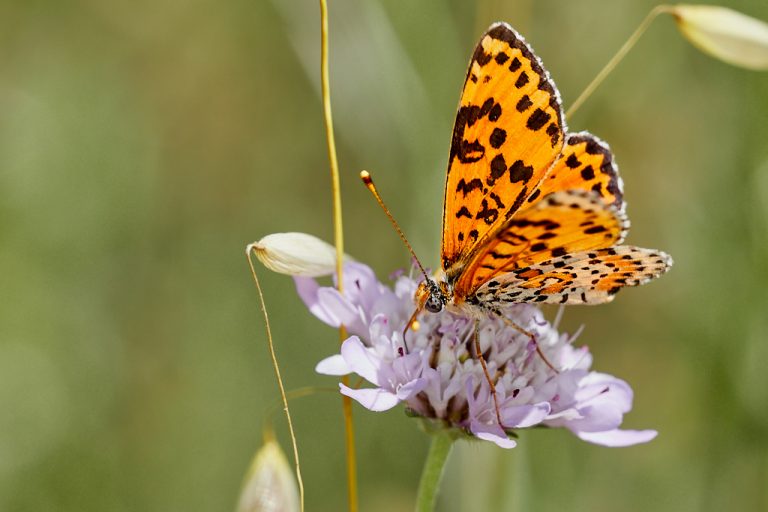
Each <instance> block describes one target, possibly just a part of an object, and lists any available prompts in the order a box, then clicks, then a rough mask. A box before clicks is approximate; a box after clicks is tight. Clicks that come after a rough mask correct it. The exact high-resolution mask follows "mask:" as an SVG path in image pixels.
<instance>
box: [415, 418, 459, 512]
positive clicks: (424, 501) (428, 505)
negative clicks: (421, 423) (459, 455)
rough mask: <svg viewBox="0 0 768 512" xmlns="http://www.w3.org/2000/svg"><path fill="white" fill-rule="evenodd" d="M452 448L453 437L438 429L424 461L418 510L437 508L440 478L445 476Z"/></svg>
mask: <svg viewBox="0 0 768 512" xmlns="http://www.w3.org/2000/svg"><path fill="white" fill-rule="evenodd" d="M451 448H453V438H452V437H451V436H450V434H448V433H447V432H445V431H438V432H435V433H434V434H433V435H432V445H431V446H430V447H429V453H428V454H427V460H426V461H425V462H424V469H423V470H422V472H421V480H420V481H419V492H418V495H417V496H416V511H417V512H430V511H432V510H434V509H435V501H436V499H437V491H438V489H439V488H440V480H441V479H442V478H443V472H444V470H445V462H446V461H447V460H448V455H449V454H450V453H451Z"/></svg>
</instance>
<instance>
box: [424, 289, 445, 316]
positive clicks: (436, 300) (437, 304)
mask: <svg viewBox="0 0 768 512" xmlns="http://www.w3.org/2000/svg"><path fill="white" fill-rule="evenodd" d="M424 307H425V308H426V310H427V311H429V312H430V313H439V312H440V311H442V310H443V301H442V300H440V297H438V296H437V295H435V294H434V293H430V294H429V297H428V298H427V301H426V302H425V303H424Z"/></svg>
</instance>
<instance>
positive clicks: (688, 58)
mask: <svg viewBox="0 0 768 512" xmlns="http://www.w3.org/2000/svg"><path fill="white" fill-rule="evenodd" d="M330 4H331V5H330V11H331V19H330V23H331V53H332V56H331V66H332V67H331V81H332V90H333V106H334V115H335V121H336V133H337V137H338V144H339V159H340V164H341V171H342V181H343V186H342V188H343V198H344V220H345V230H346V241H347V247H346V248H347V251H348V252H349V253H350V254H352V255H354V256H355V257H356V258H358V259H360V260H362V261H365V262H368V263H369V264H371V265H372V266H373V267H374V269H376V271H377V272H378V274H379V276H381V277H386V276H387V275H388V274H389V273H390V272H391V271H392V270H394V269H396V268H399V267H403V266H405V265H406V264H407V263H408V257H407V253H406V251H405V249H404V248H403V246H402V245H401V243H400V241H399V240H398V239H397V237H396V235H395V233H394V232H393V231H392V229H391V227H390V226H389V225H388V223H387V221H386V219H385V218H384V216H383V215H382V214H381V212H380V211H379V210H378V207H377V206H376V205H375V203H374V202H373V201H372V199H371V197H370V196H369V195H368V193H367V192H366V191H365V189H364V188H363V187H362V186H361V185H360V183H359V182H358V179H357V173H358V172H359V171H360V170H361V169H363V168H366V169H369V170H371V171H372V172H373V173H374V174H375V176H376V178H377V182H378V185H379V187H380V189H381V192H382V194H383V195H384V197H385V198H386V200H387V201H388V202H389V203H390V207H391V208H392V210H393V212H394V213H395V215H396V216H397V218H398V219H399V220H400V222H401V223H402V224H403V226H404V228H405V230H406V232H407V233H408V235H409V237H410V239H411V241H412V242H413V245H414V246H415V248H416V251H417V252H418V253H419V254H420V255H421V257H422V258H423V259H424V260H425V261H426V262H429V263H431V264H432V265H434V264H436V263H437V261H438V254H437V253H438V246H439V229H440V226H439V223H440V218H441V202H442V187H443V179H444V172H445V166H446V160H447V154H448V143H449V139H450V133H451V125H452V122H453V116H454V114H455V108H456V104H457V101H458V95H459V90H460V88H461V84H462V80H463V78H464V72H465V69H466V64H467V61H468V59H469V56H470V54H471V51H472V48H473V46H474V44H475V42H476V40H477V38H478V37H479V35H480V34H481V32H482V31H483V30H484V29H485V28H486V27H487V25H489V24H490V22H492V21H494V20H497V19H502V20H506V21H508V22H510V23H511V24H513V25H514V26H515V27H516V28H517V29H518V30H520V31H521V32H522V33H523V34H524V35H525V36H526V37H527V39H528V41H529V42H530V43H531V44H532V45H533V47H534V48H535V49H536V51H537V53H538V54H539V55H540V56H541V58H542V59H543V60H544V62H545V64H546V66H547V68H548V69H549V70H550V72H551V73H552V75H553V77H554V79H555V80H556V82H557V84H558V86H559V88H560V91H561V93H562V95H563V98H564V102H565V105H566V107H567V106H568V105H569V104H570V103H571V102H573V100H574V99H575V98H576V96H577V95H578V93H579V92H580V91H581V90H582V89H583V87H584V86H585V85H586V84H587V83H588V82H589V81H590V80H591V78H592V77H593V76H594V75H595V74H596V73H597V71H598V70H599V69H600V68H601V67H602V65H603V64H604V63H605V62H606V61H607V60H608V59H609V58H610V56H611V55H612V54H613V52H615V51H616V49H618V47H619V46H620V45H621V44H622V43H623V42H624V40H625V39H626V38H627V37H628V36H629V34H630V33H631V32H632V31H633V30H634V29H635V27H636V26H637V25H638V24H639V22H640V20H641V19H642V18H643V17H644V16H645V14H646V13H647V12H648V11H649V10H650V8H651V7H652V6H653V5H654V4H653V3H652V2H648V1H639V0H636V1H628V0H621V1H613V2H606V1H600V2H598V1H596V0H588V1H581V2H562V1H555V0H540V1H536V2H534V1H532V0H529V1H517V2H512V1H510V2H501V1H497V2H493V1H490V2H479V3H477V4H474V3H471V2H465V1H462V0H443V1H439V0H434V1H429V2H401V1H396V0H381V1H366V2H359V1H355V0H343V1H342V0H338V1H334V0H331V2H330ZM727 5H728V6H730V7H733V8H736V9H738V10H741V11H743V12H745V13H748V14H750V15H752V16H756V17H759V18H762V19H768V4H766V2H765V0H727ZM318 16H319V8H318V5H317V2H315V1H309V0H307V1H298V0H274V1H271V2H270V1H265V0H256V1H254V0H248V1H245V0H232V1H225V2H222V1H212V0H193V1H189V2H180V1H173V0H153V1H146V0H139V1H126V0H117V1H109V2H106V1H102V0H81V1H70V2H57V1H46V0H31V1H30V0H5V1H3V2H2V3H0V210H1V211H2V216H1V217H0V237H2V238H1V240H0V262H1V264H2V283H3V284H2V308H0V410H2V412H0V510H3V511H41V510H61V511H102V510H116V511H121V510H125V511H133V510H146V511H170V510H206V511H208V510H223V511H224V510H232V508H233V507H234V505H235V503H236V499H237V495H238V492H239V488H240V484H241V479H242V476H243V474H244V473H245V470H246V468H247V466H248V463H249V460H250V458H251V456H252V455H253V453H254V451H255V450H256V449H257V448H258V446H259V445H260V442H261V429H262V425H263V422H264V421H265V420H266V419H267V414H268V412H267V411H268V409H269V408H270V407H272V406H273V404H275V403H276V400H277V392H276V386H275V382H274V378H273V373H272V370H271V367H270V365H269V362H268V361H269V360H268V352H267V347H266V343H265V338H264V331H263V325H262V320H261V317H260V315H259V311H258V303H257V297H256V294H255V290H254V287H253V283H252V281H251V279H250V277H249V274H248V271H247V265H246V261H245V258H244V256H243V250H244V247H245V245H246V244H247V243H249V242H251V241H253V240H255V239H258V238H260V237H261V236H263V235H265V234H267V233H272V232H279V231H304V232H308V233H313V234H316V235H318V236H320V237H323V238H325V239H326V240H332V229H331V205H330V186H329V180H328V165H327V155H326V151H325V140H324V132H323V124H322V118H321V108H320V103H319V81H318V68H319V29H318ZM569 125H570V126H571V128H572V129H573V130H580V129H589V130H590V131H592V132H594V133H595V134H597V135H599V136H600V137H602V138H604V139H606V140H607V141H609V142H610V144H611V146H612V147H613V149H614V152H615V154H616V158H617V161H618V163H619V165H620V168H621V173H622V175H623V178H624V181H625V186H626V199H627V201H628V204H629V208H628V212H629V214H630V218H631V219H632V221H633V226H634V227H633V230H632V233H631V235H630V237H629V242H630V243H633V244H637V245H642V246H646V247H655V248H659V249H663V250H666V251H668V252H669V253H671V254H672V255H673V256H674V258H675V261H676V265H675V267H674V268H673V269H672V271H671V272H670V273H669V274H668V275H666V276H665V277H664V278H663V279H660V280H659V281H658V282H655V283H653V284H651V285H649V286H646V287H643V288H640V289H636V290H632V291H627V292H624V293H622V294H621V295H619V298H618V300H617V301H616V302H614V303H612V304H609V305H606V306H602V307H596V308H570V309H568V310H567V311H566V314H565V319H564V329H566V330H571V331H572V330H575V329H576V328H578V327H579V326H580V325H582V324H584V325H585V326H586V329H585V331H584V334H583V335H582V337H581V339H580V341H581V342H582V343H587V344H589V346H590V348H591V350H592V351H593V354H594V356H595V364H594V368H595V369H597V370H599V371H605V372H608V373H612V374H614V375H617V376H620V377H622V378H625V379H626V380H628V381H629V382H630V383H631V385H632V386H633V387H634V390H635V407H634V410H633V411H632V413H631V414H630V415H629V416H628V417H627V418H626V421H625V426H626V427H628V428H656V429H658V430H659V431H660V435H659V437H658V439H657V440H655V441H653V442H652V443H651V444H649V445H644V446H639V447H633V448H626V449H608V448H602V447H597V446H592V445H588V444H586V443H583V442H581V441H579V440H577V439H576V438H575V437H573V436H571V435H570V434H568V433H567V432H562V431H535V432H522V433H521V442H520V445H519V447H518V448H517V449H515V450H512V451H502V450H498V449H493V448H492V447H489V446H485V445H482V444H462V445H461V446H459V448H458V449H457V450H456V451H455V452H454V456H453V458H452V459H451V461H450V465H449V469H448V476H447V481H446V485H445V492H444V495H443V498H444V499H443V501H442V510H446V511H459V510H484V509H487V510H491V509H495V508H501V507H502V503H503V504H504V505H503V506H504V507H505V508H504V509H505V510H535V511H550V510H553V511H554V510H570V511H590V512H594V511H601V510H606V511H607V510H625V511H646V510H654V511H685V510H713V511H714V510H726V509H727V510H766V509H768V385H767V383H766V378H765V375H766V370H765V368H766V367H767V366H768V339H767V338H768V314H767V313H768V308H767V307H766V306H768V294H766V285H767V284H768V74H765V73H763V74H760V73H755V72H749V71H745V70H741V69H737V68H734V67H730V66H728V65H726V64H723V63H721V62H719V61H715V60H713V59H711V58H709V57H707V56H705V55H703V54H701V53H699V52H698V51H697V50H695V49H694V48H693V47H692V46H690V45H689V44H688V43H687V42H686V41H684V40H683V39H682V38H681V37H680V36H679V34H678V32H677V30H676V29H675V26H674V23H673V22H672V20H671V19H669V18H668V17H667V18H660V19H659V20H657V22H655V23H654V24H653V26H652V27H651V28H650V30H649V31H648V33H647V34H646V35H645V36H644V37H643V39H642V40H641V41H640V43H639V45H638V46H637V47H636V49H635V50H633V51H632V52H631V53H630V54H629V56H628V58H627V59H626V60H625V61H624V62H622V64H621V65H620V66H619V67H618V69H616V71H615V72H614V73H613V74H612V75H611V76H610V77H609V78H608V80H607V81H606V82H605V83H604V84H603V86H602V87H601V88H600V89H599V90H598V91H597V93H596V94H595V95H594V96H593V97H592V98H591V99H590V100H589V101H588V102H587V103H586V104H585V105H584V107H583V108H582V109H581V110H580V111H579V112H578V113H577V114H576V115H575V116H574V117H573V118H572V119H569ZM260 270H261V269H260ZM261 275H262V281H263V286H264V288H265V294H266V300H267V305H268V308H269V312H270V314H271V319H272V328H273V332H274V336H275V339H276V343H277V350H278V356H279V358H280V360H281V362H282V368H283V372H284V378H285V382H286V385H287V386H288V388H291V389H293V388H299V387H302V386H309V385H315V386H334V385H335V381H334V380H333V379H331V378H329V377H322V376H318V375H316V374H315V373H314V370H313V368H314V365H315V364H316V362H317V361H318V360H319V359H321V358H322V357H324V356H327V355H329V354H331V353H334V352H335V351H336V347H337V342H338V340H337V333H336V332H335V331H334V330H333V329H330V328H328V327H326V326H325V325H323V324H321V323H320V322H318V321H316V320H315V319H314V318H313V317H311V316H310V314H309V313H308V312H307V311H306V309H305V308H304V307H303V305H302V304H301V302H300V301H299V299H298V298H297V297H296V295H295V292H294V289H293V284H292V282H291V281H290V279H288V278H286V277H283V276H277V275H273V274H269V273H268V272H267V271H265V270H261ZM547 313H548V315H550V317H552V316H553V315H554V310H549V311H548V312H547ZM292 411H293V414H294V418H295V425H296V430H297V433H298V437H299V447H300V450H301V454H302V457H303V459H302V462H303V474H304V478H305V485H306V489H307V498H308V504H309V507H308V510H343V509H344V508H345V501H344V500H345V472H344V465H343V439H342V432H343V427H342V418H341V407H340V399H339V398H338V396H336V395H335V394H328V393H326V394H321V395H317V396H315V397H312V398H304V399H297V400H296V401H295V402H293V406H292ZM355 412H356V425H357V432H358V437H357V441H358V447H359V452H360V453H359V465H360V472H359V477H360V482H361V488H360V493H361V509H362V510H365V511H391V510H409V509H411V507H412V503H413V499H414V494H415V489H416V482H417V478H418V475H419V472H420V469H421V464H422V462H423V459H424V455H425V453H426V449H427V446H428V439H427V436H426V435H425V434H423V433H422V432H421V431H419V430H418V429H417V427H416V423H415V422H414V421H413V420H411V419H408V418H406V417H405V415H404V414H403V413H402V409H401V408H398V409H395V410H393V411H390V412H387V413H379V414H376V413H370V412H367V411H364V410H362V409H361V408H359V407H356V408H355ZM274 419H275V426H276V428H277V430H278V431H279V435H280V438H281V440H283V441H285V439H286V437H285V435H284V434H285V428H284V422H283V418H282V417H281V415H280V414H275V415H274ZM284 446H286V447H287V445H284Z"/></svg>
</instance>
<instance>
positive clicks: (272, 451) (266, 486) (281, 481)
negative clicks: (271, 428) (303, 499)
mask: <svg viewBox="0 0 768 512" xmlns="http://www.w3.org/2000/svg"><path fill="white" fill-rule="evenodd" d="M298 510H299V491H298V488H297V486H296V480H294V478H293V473H292V472H291V468H290V467H289V466H288V461H287V460H286V458H285V455H284V454H283V451H282V450H281V449H280V445H279V444H277V441H275V440H274V439H268V440H267V441H266V443H265V444H264V446H262V447H261V449H260V450H259V451H258V452H257V453H256V456H255V457H254V459H253V463H252V464H251V467H250V469H249V470H248V474H247V475H246V477H245V482H244V483H243V490H242V492H241V493H240V501H239V503H238V504H237V512H298Z"/></svg>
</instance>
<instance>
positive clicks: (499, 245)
mask: <svg viewBox="0 0 768 512" xmlns="http://www.w3.org/2000/svg"><path fill="white" fill-rule="evenodd" d="M628 227H629V221H628V220H627V218H626V216H625V214H624V212H622V211H620V210H617V209H616V208H615V207H613V206H605V205H604V204H603V203H602V199H601V197H600V196H599V195H598V194H597V193H596V192H592V191H587V190H564V191H560V192H555V193H553V194H549V195H547V196H546V197H545V198H544V199H542V200H541V201H539V202H537V203H536V204H535V205H533V206H531V207H530V208H527V209H526V210H524V211H521V212H518V213H517V214H516V215H515V216H514V217H513V218H512V219H511V220H510V222H509V223H508V225H507V226H506V227H505V228H504V230H502V231H501V232H499V234H498V235H497V236H496V237H494V238H493V239H492V240H491V241H490V243H489V244H488V245H487V246H486V247H484V248H483V249H482V251H481V252H479V253H478V255H477V256H476V257H475V259H474V260H473V261H472V263H471V264H470V265H468V266H467V268H466V269H465V272H464V273H463V274H462V275H461V277H460V278H459V279H458V280H457V282H456V285H455V291H456V293H457V295H460V296H464V297H466V296H469V295H471V294H472V293H473V292H474V290H476V289H477V288H478V287H479V286H480V285H482V283H484V282H486V281H488V280H490V279H492V278H493V277H495V276H498V275H500V274H504V273H507V272H511V271H513V270H517V269H520V268H524V267H529V266H531V265H535V264H538V263H542V262H544V261H547V260H550V259H552V258H557V257H560V256H564V255H566V254H571V253H576V252H579V251H589V250H593V249H603V248H607V247H613V246H614V245H616V244H619V243H621V241H622V240H623V239H624V236H625V234H626V232H627V229H628Z"/></svg>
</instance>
